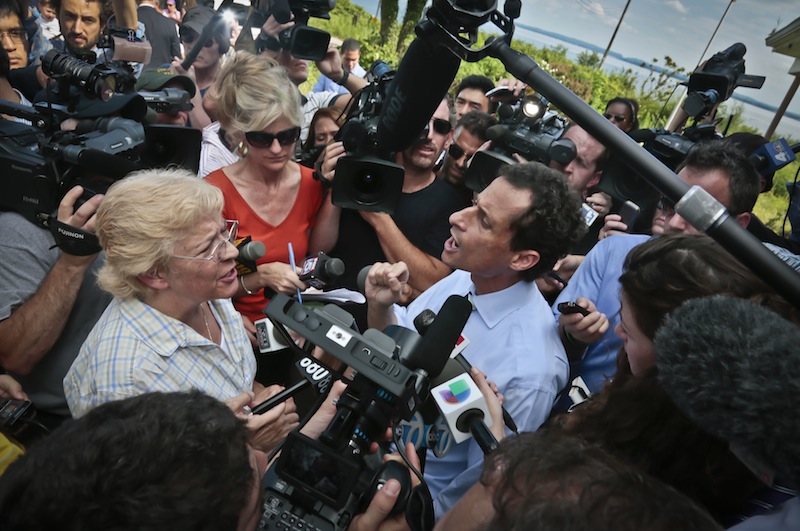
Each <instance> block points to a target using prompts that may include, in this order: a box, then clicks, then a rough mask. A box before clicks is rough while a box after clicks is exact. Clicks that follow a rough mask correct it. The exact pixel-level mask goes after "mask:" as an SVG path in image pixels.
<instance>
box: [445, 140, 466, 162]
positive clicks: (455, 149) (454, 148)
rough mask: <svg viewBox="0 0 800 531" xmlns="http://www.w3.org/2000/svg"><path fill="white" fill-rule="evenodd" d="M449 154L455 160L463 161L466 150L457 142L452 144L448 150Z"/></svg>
mask: <svg viewBox="0 0 800 531" xmlns="http://www.w3.org/2000/svg"><path fill="white" fill-rule="evenodd" d="M447 154H448V155H450V156H451V157H452V158H454V159H455V160H461V157H463V156H464V155H466V153H465V152H464V149H463V148H462V147H461V146H459V145H458V144H456V143H455V142H453V143H452V144H450V147H449V148H447Z"/></svg>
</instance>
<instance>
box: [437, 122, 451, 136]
mask: <svg viewBox="0 0 800 531" xmlns="http://www.w3.org/2000/svg"><path fill="white" fill-rule="evenodd" d="M452 129H453V124H451V123H450V122H449V121H448V120H442V119H441V118H434V119H433V130H434V131H436V132H437V133H439V134H440V135H446V134H447V133H449V132H450V131H451V130H452Z"/></svg>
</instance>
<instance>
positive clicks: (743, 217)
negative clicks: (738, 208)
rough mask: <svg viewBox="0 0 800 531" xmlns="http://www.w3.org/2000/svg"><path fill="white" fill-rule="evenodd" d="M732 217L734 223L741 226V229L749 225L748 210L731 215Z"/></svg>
mask: <svg viewBox="0 0 800 531" xmlns="http://www.w3.org/2000/svg"><path fill="white" fill-rule="evenodd" d="M733 219H735V220H736V223H738V224H739V225H741V226H742V228H743V229H746V228H747V226H748V225H750V212H742V213H741V214H737V215H735V216H733Z"/></svg>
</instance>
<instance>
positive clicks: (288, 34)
mask: <svg viewBox="0 0 800 531" xmlns="http://www.w3.org/2000/svg"><path fill="white" fill-rule="evenodd" d="M253 6H254V7H255V9H256V12H257V15H258V16H256V18H255V19H254V24H253V25H254V26H261V25H263V24H264V21H265V20H266V19H267V18H268V17H269V16H270V15H272V16H274V17H275V20H276V21H278V22H280V23H281V24H285V23H286V22H289V21H290V20H294V26H292V27H291V28H289V29H287V30H285V31H283V32H281V34H280V37H279V38H278V45H279V46H280V48H282V49H284V50H289V51H290V52H291V53H292V55H294V56H295V57H297V58H298V59H310V60H312V61H319V60H320V59H322V58H324V57H325V54H326V53H327V51H328V44H329V43H330V41H331V35H330V33H328V32H327V31H322V30H320V29H317V28H312V27H310V26H309V25H308V19H309V18H310V17H316V18H322V19H330V18H331V16H330V14H329V13H330V12H331V10H332V9H333V8H334V7H335V6H336V0H257V1H256V2H254V4H253ZM290 13H291V14H293V15H294V19H292V18H291V15H290ZM261 39H262V37H259V40H261ZM262 45H263V44H262Z"/></svg>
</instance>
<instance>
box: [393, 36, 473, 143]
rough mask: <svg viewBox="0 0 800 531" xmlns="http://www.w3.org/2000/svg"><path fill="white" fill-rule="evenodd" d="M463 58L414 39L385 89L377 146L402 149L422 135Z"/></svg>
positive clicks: (422, 40) (442, 48)
mask: <svg viewBox="0 0 800 531" xmlns="http://www.w3.org/2000/svg"><path fill="white" fill-rule="evenodd" d="M460 64H461V60H460V59H459V58H458V57H456V56H455V55H453V54H452V53H451V52H450V51H449V50H448V49H446V48H444V47H441V46H434V45H432V44H431V43H429V42H428V41H426V40H424V39H419V38H418V39H415V40H414V42H412V43H411V46H409V47H408V51H406V54H405V55H404V56H403V60H402V61H401V62H400V66H399V67H398V68H397V74H395V76H394V79H393V80H392V82H391V83H390V84H389V87H388V88H387V90H386V93H387V95H386V101H385V102H384V104H383V106H382V108H381V114H380V116H379V117H378V135H377V140H378V146H380V147H381V149H383V150H385V151H402V150H404V149H406V148H407V147H408V146H410V145H411V144H412V143H413V142H414V140H416V139H417V137H419V134H420V131H422V129H423V128H424V127H425V124H427V123H428V121H429V120H430V118H431V116H432V115H433V113H434V111H436V108H437V107H438V106H439V103H441V101H442V98H444V96H445V94H446V93H447V90H448V89H449V88H450V84H451V83H452V82H453V78H455V75H456V72H457V71H458V66H459V65H460Z"/></svg>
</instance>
